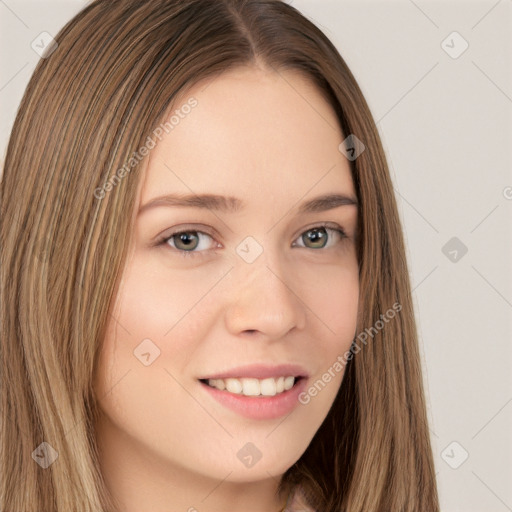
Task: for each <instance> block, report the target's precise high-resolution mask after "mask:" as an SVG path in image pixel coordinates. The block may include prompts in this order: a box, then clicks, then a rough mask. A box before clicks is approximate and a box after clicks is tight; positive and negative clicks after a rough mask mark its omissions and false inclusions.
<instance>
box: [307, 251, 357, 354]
mask: <svg viewBox="0 0 512 512" xmlns="http://www.w3.org/2000/svg"><path fill="white" fill-rule="evenodd" d="M300 276H301V277H300V281H299V284H300V287H299V290H300V292H299V297H300V298H301V300H303V302H304V303H305V305H306V306H307V309H308V310H309V312H308V316H309V317H310V318H311V320H310V324H315V325H316V328H315V329H319V330H318V331H317V332H316V335H317V339H319V340H324V347H323V348H324V349H325V350H324V351H323V352H324V353H325V354H329V353H330V354H331V355H332V353H333V350H334V351H337V350H341V349H343V348H344V347H345V346H346V345H348V346H350V344H351V342H352V340H353V338H354V336H355V330H356V327H357V313H358V307H359V269H358V266H357V262H356V260H355V257H354V258H350V259H347V260H346V261H345V262H344V264H339V265H326V266H321V265H316V266H311V267H310V268H305V269H304V271H303V272H302V273H301V274H300Z"/></svg>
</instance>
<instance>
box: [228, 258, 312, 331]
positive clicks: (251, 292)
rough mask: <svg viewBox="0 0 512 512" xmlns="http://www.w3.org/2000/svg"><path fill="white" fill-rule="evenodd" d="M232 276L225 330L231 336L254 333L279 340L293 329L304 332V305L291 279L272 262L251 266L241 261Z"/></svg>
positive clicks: (259, 261) (259, 262)
mask: <svg viewBox="0 0 512 512" xmlns="http://www.w3.org/2000/svg"><path fill="white" fill-rule="evenodd" d="M236 274H237V275H234V276H233V281H234V284H233V289H232V293H231V297H230V299H231V300H230V301H229V305H228V307H227V308H226V310H225V322H226V327H227V330H228V331H229V332H230V333H231V334H233V335H239V334H240V333H242V332H247V331H257V332H260V333H262V334H263V335H265V336H266V337H268V338H269V339H280V338H282V337H283V336H284V335H286V333H288V332H289V331H290V330H292V329H293V328H297V329H299V330H302V329H304V327H305V325H306V305H305V303H304V301H303V298H302V297H300V296H299V295H298V293H299V292H298V291H297V290H294V287H293V282H291V283H290V282H288V281H290V278H288V279H287V280H286V279H284V278H283V272H282V271H281V268H280V267H276V265H275V263H274V264H272V267H271V266H269V264H268V260H266V259H264V258H261V260H260V259H258V260H257V262H253V263H252V264H246V263H244V262H240V267H239V268H238V269H237V270H236Z"/></svg>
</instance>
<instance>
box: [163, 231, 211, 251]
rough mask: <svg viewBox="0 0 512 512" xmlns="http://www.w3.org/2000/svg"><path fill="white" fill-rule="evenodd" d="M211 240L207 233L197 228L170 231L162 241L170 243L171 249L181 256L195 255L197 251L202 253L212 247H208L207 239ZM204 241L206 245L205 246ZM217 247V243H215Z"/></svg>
mask: <svg viewBox="0 0 512 512" xmlns="http://www.w3.org/2000/svg"><path fill="white" fill-rule="evenodd" d="M208 239H210V240H212V241H213V238H212V236H211V235H209V234H208V233H205V232H203V231H197V230H191V229H189V230H183V231H177V232H175V233H172V234H171V235H169V236H166V237H165V238H164V239H163V240H162V243H165V244H167V245H170V246H171V247H172V248H173V249H175V250H176V251H178V252H179V253H180V254H181V255H182V256H196V255H197V253H202V252H205V251H208V250H209V249H213V248H214V247H208V243H207V240H208ZM205 242H206V247H205ZM217 247H218V245H217Z"/></svg>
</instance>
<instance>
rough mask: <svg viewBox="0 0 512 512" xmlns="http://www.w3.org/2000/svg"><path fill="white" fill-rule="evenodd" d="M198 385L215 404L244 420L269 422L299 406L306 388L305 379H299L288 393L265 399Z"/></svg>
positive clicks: (201, 383)
mask: <svg viewBox="0 0 512 512" xmlns="http://www.w3.org/2000/svg"><path fill="white" fill-rule="evenodd" d="M219 375H224V374H219ZM218 378H222V377H218ZM254 378H256V377H254ZM199 385H200V386H202V387H203V389H204V390H205V392H207V393H209V395H210V396H211V397H212V398H214V399H215V400H216V401H217V402H219V403H220V404H222V405H223V406H224V407H226V408H228V409H230V410H231V411H234V412H235V413H237V414H240V415H241V416H244V417H245V418H250V419H254V420H271V419H276V418H280V417H282V416H285V415H288V414H290V413H291V412H292V411H293V410H294V409H295V408H296V407H297V406H298V405H299V404H300V402H299V395H300V394H301V393H302V392H303V391H304V389H305V388H306V385H307V379H305V378H301V379H299V380H297V381H296V382H295V384H294V386H293V387H292V388H291V389H289V390H288V391H284V392H283V393H280V394H278V395H274V396H265V397H264V396H245V395H241V394H240V395H238V394H235V393H230V392H229V391H226V390H223V391H221V390H220V389H217V388H213V387H211V386H208V384H206V383H204V382H199Z"/></svg>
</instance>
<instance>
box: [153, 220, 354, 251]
mask: <svg viewBox="0 0 512 512" xmlns="http://www.w3.org/2000/svg"><path fill="white" fill-rule="evenodd" d="M344 238H347V236H346V234H345V231H344V230H343V229H342V228H341V227H340V226H338V225H337V224H322V225H319V226H314V227H312V228H309V229H308V230H306V231H304V232H303V233H302V234H301V235H300V236H299V237H298V238H297V239H296V240H295V241H294V243H293V244H292V247H301V248H305V249H315V250H318V249H329V248H331V247H332V246H334V245H336V243H339V242H341V240H343V239H344ZM336 239H337V240H336ZM208 241H210V243H208ZM297 241H299V243H297ZM212 242H215V240H214V238H213V236H212V235H210V234H208V233H205V232H204V231H199V230H195V229H182V230H181V231H176V232H174V233H171V234H170V235H166V236H164V237H163V238H161V239H160V240H159V241H158V243H157V245H164V244H165V245H167V246H170V247H171V249H172V250H173V251H175V252H177V253H178V254H180V255H181V256H184V257H188V256H204V255H205V254H207V253H208V251H211V250H213V249H215V248H220V247H221V245H220V244H218V243H217V244H216V245H215V244H214V243H212Z"/></svg>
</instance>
